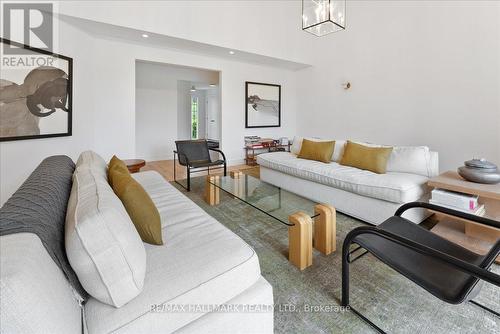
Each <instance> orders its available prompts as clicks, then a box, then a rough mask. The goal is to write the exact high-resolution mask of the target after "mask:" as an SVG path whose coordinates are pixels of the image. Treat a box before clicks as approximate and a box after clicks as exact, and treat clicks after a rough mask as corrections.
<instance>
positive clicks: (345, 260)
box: [342, 245, 349, 306]
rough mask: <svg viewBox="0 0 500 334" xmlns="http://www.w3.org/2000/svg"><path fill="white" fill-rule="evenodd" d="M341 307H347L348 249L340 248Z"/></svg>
mask: <svg viewBox="0 0 500 334" xmlns="http://www.w3.org/2000/svg"><path fill="white" fill-rule="evenodd" d="M342 306H349V247H346V245H344V247H342Z"/></svg>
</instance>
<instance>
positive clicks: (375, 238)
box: [342, 202, 500, 333]
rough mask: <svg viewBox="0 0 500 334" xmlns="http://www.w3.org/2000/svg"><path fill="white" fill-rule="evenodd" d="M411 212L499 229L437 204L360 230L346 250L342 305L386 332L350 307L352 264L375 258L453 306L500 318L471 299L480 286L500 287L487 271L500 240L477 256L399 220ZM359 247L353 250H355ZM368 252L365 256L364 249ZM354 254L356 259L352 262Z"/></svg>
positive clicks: (350, 237) (347, 241)
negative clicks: (467, 306) (469, 306)
mask: <svg viewBox="0 0 500 334" xmlns="http://www.w3.org/2000/svg"><path fill="white" fill-rule="evenodd" d="M412 208H426V209H430V210H433V211H436V212H441V213H445V214H448V215H450V216H454V217H458V218H462V219H467V220H469V221H473V222H476V223H479V224H483V225H487V226H491V227H496V228H500V222H498V221H495V220H491V219H488V218H484V217H479V216H476V215H471V214H468V213H464V212H460V211H456V210H451V209H448V208H444V207H440V206H437V205H433V204H429V203H422V202H412V203H407V204H404V205H403V206H401V207H400V208H399V209H398V210H397V211H396V213H395V215H394V216H393V217H391V218H389V219H387V220H386V221H385V222H383V223H382V224H380V225H379V226H376V227H374V226H362V227H358V228H355V229H354V230H352V231H350V232H349V233H348V234H347V236H346V238H345V240H344V244H343V247H342V305H343V306H349V307H350V310H351V311H353V312H354V313H355V314H356V315H358V316H359V317H360V318H361V319H363V320H364V321H366V322H367V323H368V324H370V325H371V326H372V327H373V328H375V329H376V330H377V331H379V332H381V333H383V332H384V331H383V330H382V329H380V328H379V327H378V326H376V325H375V324H374V323H373V322H371V321H370V320H369V319H367V318H366V317H365V316H363V315H362V314H361V313H359V312H358V311H357V310H356V309H354V308H353V307H352V306H351V305H350V300H349V264H350V263H352V262H354V261H355V260H357V259H359V258H360V257H361V256H363V255H365V254H367V253H371V254H372V255H374V256H375V257H376V258H377V259H379V260H380V261H382V262H383V263H385V264H386V265H388V266H389V267H391V268H392V269H394V270H396V271H397V272H399V273H400V274H401V275H403V276H405V277H406V278H408V279H410V280H411V281H413V282H414V283H415V284H417V285H419V286H420V287H422V288H423V289H425V290H427V291H428V292H429V293H431V294H433V295H434V296H435V297H437V298H439V299H441V300H443V301H445V302H447V303H451V304H461V303H463V302H466V301H470V302H471V303H473V304H475V305H477V306H480V307H482V308H483V309H485V310H487V311H489V312H491V313H493V314H495V315H497V316H500V314H499V313H497V312H496V311H493V310H491V309H489V308H488V307H486V306H484V305H481V304H479V303H477V302H475V301H473V300H472V299H473V298H474V297H476V296H477V295H478V293H479V291H480V289H481V286H482V281H486V282H489V283H491V284H494V285H496V286H499V287H500V275H497V274H495V273H492V272H490V271H489V270H488V269H489V268H490V266H491V264H492V263H493V261H495V259H496V258H497V256H498V255H499V254H500V239H499V240H497V242H496V243H495V244H494V246H493V247H492V248H491V249H490V250H489V252H488V253H487V254H486V255H478V254H476V253H473V252H471V251H469V250H467V249H465V248H463V247H461V246H459V245H457V244H455V243H453V242H451V241H448V240H446V239H444V238H442V237H440V236H438V235H436V234H434V233H432V232H431V231H429V230H427V229H425V228H423V227H421V226H419V225H416V224H415V223H413V222H411V221H409V220H407V219H405V218H403V217H401V215H402V214H403V212H405V211H406V210H408V209H412ZM352 244H356V245H358V247H357V248H355V249H353V250H351V245H352ZM363 249H364V250H365V251H364V252H362V253H361V254H360V253H359V252H360V250H361V251H362V250H363ZM353 254H357V256H356V257H354V258H351V256H352V255H353Z"/></svg>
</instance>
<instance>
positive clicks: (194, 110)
mask: <svg viewBox="0 0 500 334" xmlns="http://www.w3.org/2000/svg"><path fill="white" fill-rule="evenodd" d="M198 124H199V123H198V98H197V97H196V96H191V139H198Z"/></svg>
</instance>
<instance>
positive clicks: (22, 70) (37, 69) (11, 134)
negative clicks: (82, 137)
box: [0, 38, 73, 141]
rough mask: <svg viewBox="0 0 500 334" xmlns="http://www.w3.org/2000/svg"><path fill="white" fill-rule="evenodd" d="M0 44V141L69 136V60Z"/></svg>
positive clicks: (70, 89)
mask: <svg viewBox="0 0 500 334" xmlns="http://www.w3.org/2000/svg"><path fill="white" fill-rule="evenodd" d="M0 42H1V45H0V47H1V51H0V52H1V53H0V58H1V59H0V60H1V66H0V141H10V140H24V139H38V138H48V137H62V136H71V126H72V112H71V107H72V99H71V97H72V80H73V73H72V67H73V59H72V58H70V57H66V56H62V55H59V54H54V53H51V52H48V51H45V50H40V49H37V48H33V47H30V46H27V45H24V44H21V43H17V42H13V41H10V40H7V39H3V38H0Z"/></svg>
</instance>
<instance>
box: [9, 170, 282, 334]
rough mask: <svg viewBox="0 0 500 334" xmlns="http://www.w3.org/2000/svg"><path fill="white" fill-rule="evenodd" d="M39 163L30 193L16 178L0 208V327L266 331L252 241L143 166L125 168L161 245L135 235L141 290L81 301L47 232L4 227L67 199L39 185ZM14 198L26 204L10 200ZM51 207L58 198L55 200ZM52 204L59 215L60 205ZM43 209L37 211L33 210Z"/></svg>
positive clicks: (265, 296) (267, 316)
mask: <svg viewBox="0 0 500 334" xmlns="http://www.w3.org/2000/svg"><path fill="white" fill-rule="evenodd" d="M38 168H46V166H45V167H44V165H43V164H42V165H41V166H39V167H38ZM39 172H40V171H39V170H36V171H35V172H34V173H33V174H32V176H30V178H31V179H29V181H30V182H28V184H29V185H30V189H29V190H30V191H29V192H30V193H31V194H32V195H33V197H32V198H30V199H29V200H28V201H24V200H25V198H24V199H23V194H24V193H26V189H23V186H22V187H21V189H20V190H18V192H17V193H16V194H14V195H13V198H11V199H10V200H9V201H8V202H7V203H6V204H5V205H4V207H2V209H0V232H1V233H0V234H1V237H0V254H1V257H0V259H1V264H0V268H1V270H0V280H1V290H0V303H1V305H0V308H1V310H2V311H1V312H0V317H1V318H0V329H1V332H2V333H82V332H84V333H111V332H113V333H171V332H179V333H270V332H272V331H273V309H272V305H273V293H272V287H271V286H270V285H269V283H268V282H267V281H266V280H265V279H264V278H263V277H262V276H261V274H260V266H259V260H258V257H257V254H256V253H255V251H254V250H253V249H252V248H251V247H250V246H248V245H247V244H246V243H245V242H244V241H243V240H242V239H241V238H239V237H238V236H237V235H236V234H234V233H232V232H231V231H229V230H228V229H227V228H225V227H224V226H223V225H221V224H220V223H219V222H217V221H216V220H215V219H213V218H212V217H211V216H209V215H208V214H207V213H205V212H204V211H203V210H202V209H201V208H199V207H198V206H197V205H195V204H194V203H193V202H192V201H191V200H189V199H188V198H187V197H185V196H184V195H183V194H182V193H180V192H179V191H178V190H177V189H176V188H174V187H173V186H172V185H171V184H169V183H168V182H166V181H165V180H164V179H163V178H162V177H161V176H160V175H159V174H158V173H156V172H152V171H148V172H143V173H138V174H134V178H135V179H136V180H137V181H138V182H139V183H140V184H141V185H142V186H143V187H144V189H145V190H146V191H147V192H148V194H149V195H150V196H151V198H152V200H153V202H154V203H155V204H156V206H157V208H158V210H159V212H160V215H161V218H162V234H163V240H164V245H163V246H153V245H149V244H144V247H145V250H146V259H147V263H146V274H145V278H144V283H143V288H142V291H141V293H140V294H139V295H138V296H137V297H135V298H133V299H132V300H131V301H129V302H128V303H126V304H125V305H123V306H121V307H119V308H116V307H113V306H110V305H108V304H104V303H102V302H100V301H98V300H97V299H95V298H93V297H92V296H88V297H87V300H86V302H85V303H84V304H83V305H81V304H82V303H81V299H80V297H79V294H78V293H77V291H78V288H77V287H75V286H74V284H73V286H72V285H71V284H70V280H69V279H71V278H70V276H71V274H68V273H67V272H65V270H63V268H64V265H65V264H64V263H62V262H64V261H65V259H58V256H57V253H58V251H57V249H56V250H55V251H54V248H53V247H52V248H51V246H50V245H47V244H46V240H47V236H46V235H45V236H42V238H40V236H39V235H37V233H36V232H35V233H33V232H30V231H29V229H28V230H26V231H23V230H20V231H19V233H14V232H15V231H13V230H12V229H11V230H10V231H8V228H6V226H8V225H10V226H12V221H13V220H12V219H14V221H15V219H19V218H20V220H19V221H27V220H30V219H28V218H26V217H28V215H25V214H26V212H37V211H43V210H44V208H53V207H58V206H57V205H56V204H54V205H50V203H51V202H54V203H57V202H58V201H61V200H62V201H68V197H67V196H69V191H62V192H61V193H62V194H61V193H57V194H54V193H51V191H45V190H47V181H46V180H44V179H46V178H44V177H40V173H39ZM45 174H48V175H50V174H51V173H50V171H46V173H45ZM37 175H38V176H37ZM42 175H43V173H42ZM68 175H69V176H68V177H69V178H70V180H67V179H64V178H62V179H63V180H62V181H61V180H60V179H59V181H57V182H63V183H64V182H65V183H66V184H68V183H69V184H70V186H71V173H69V174H68ZM34 177H35V178H36V179H33V178H34ZM37 184H38V185H39V187H40V191H39V192H37V187H36V185H37ZM25 185H26V183H25ZM62 187H64V185H63V186H62ZM66 187H67V185H66ZM49 188H50V187H49ZM37 193H38V200H40V201H41V202H42V203H43V204H42V205H40V206H38V208H37V204H36V203H34V202H36V201H37V196H36V194H37ZM20 194H21V198H20ZM30 196H31V195H30ZM61 196H62V197H61ZM65 196H66V197H65ZM23 202H24V203H25V204H24V205H26V206H27V207H26V208H23V207H20V206H19V204H16V205H12V203H23ZM26 203H28V204H26ZM33 207H35V208H37V209H36V210H33ZM16 208H17V210H19V216H17V215H16V212H15V210H16ZM59 210H63V211H65V210H66V208H65V206H64V205H63V206H62V207H60V208H59ZM52 213H53V214H55V216H54V217H59V218H60V217H61V215H62V216H64V215H65V212H52ZM23 215H25V217H24V218H23ZM16 216H17V218H16ZM31 216H33V215H31ZM48 216H50V214H48V215H41V217H42V218H41V219H44V217H45V219H46V217H48ZM32 218H33V217H32ZM59 218H58V219H59ZM39 223H40V224H42V225H43V224H44V223H43V222H41V221H40V219H38V221H37V219H36V218H34V221H33V224H39ZM55 224H56V222H54V225H55ZM57 224H60V223H57ZM51 233H54V234H59V236H58V237H56V238H54V240H59V241H60V242H63V241H62V240H64V238H63V237H62V238H61V235H60V233H64V231H63V228H62V229H61V228H60V227H57V226H56V227H55V228H53V229H52V230H51ZM63 235H64V234H63ZM42 239H43V240H42ZM56 242H58V241H56ZM58 247H59V248H60V245H59V246H58ZM56 248H57V247H56ZM48 250H49V251H48ZM66 261H67V259H66Z"/></svg>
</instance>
